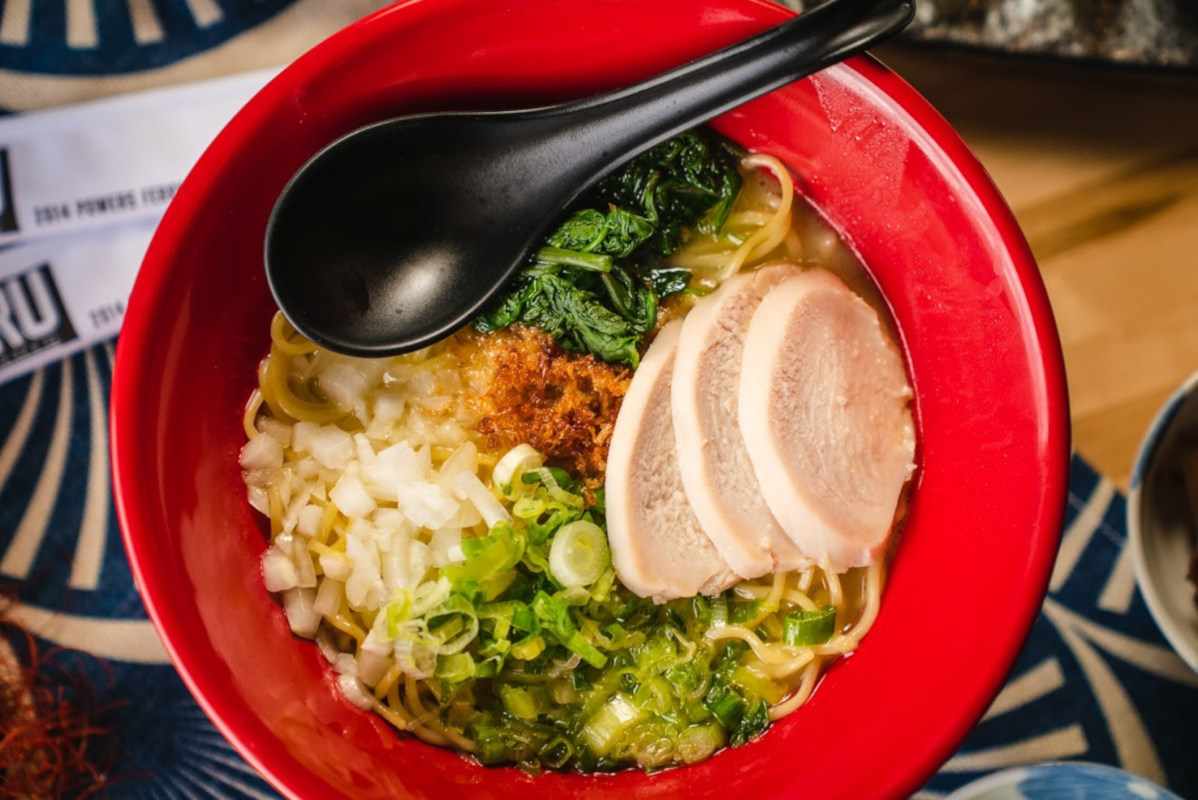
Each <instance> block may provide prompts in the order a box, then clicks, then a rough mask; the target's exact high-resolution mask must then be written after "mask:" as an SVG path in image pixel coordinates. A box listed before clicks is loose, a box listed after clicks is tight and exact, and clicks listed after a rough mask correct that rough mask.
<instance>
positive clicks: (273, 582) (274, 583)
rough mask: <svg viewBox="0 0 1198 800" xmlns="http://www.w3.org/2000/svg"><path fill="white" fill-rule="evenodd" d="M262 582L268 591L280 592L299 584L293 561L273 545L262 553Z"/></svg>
mask: <svg viewBox="0 0 1198 800" xmlns="http://www.w3.org/2000/svg"><path fill="white" fill-rule="evenodd" d="M262 582H263V584H264V585H265V586H266V591H268V592H282V591H286V590H287V589H294V588H295V587H296V586H298V585H299V573H298V572H297V570H296V568H295V563H294V562H293V561H292V560H291V558H290V557H289V556H288V555H287V554H286V553H284V552H283V551H281V550H280V549H279V548H278V547H276V546H275V545H271V546H270V547H268V548H266V552H265V553H263V554H262Z"/></svg>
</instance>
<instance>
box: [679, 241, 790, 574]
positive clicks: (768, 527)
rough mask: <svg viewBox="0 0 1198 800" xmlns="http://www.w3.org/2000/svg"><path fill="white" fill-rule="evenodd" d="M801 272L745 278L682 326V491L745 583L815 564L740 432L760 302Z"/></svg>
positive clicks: (710, 298) (784, 268) (766, 271)
mask: <svg viewBox="0 0 1198 800" xmlns="http://www.w3.org/2000/svg"><path fill="white" fill-rule="evenodd" d="M798 272H799V267H797V266H794V265H790V264H785V265H777V266H770V267H765V268H763V269H760V270H756V271H753V272H743V273H740V274H739V275H736V276H735V277H733V278H730V279H729V280H728V281H726V282H725V283H723V284H722V285H721V286H720V287H719V288H718V289H716V290H715V291H714V292H712V293H711V294H709V295H707V296H706V297H704V298H703V299H701V300H699V301H698V302H697V303H695V306H694V308H692V309H691V311H690V312H689V313H688V314H687V315H686V317H685V319H684V321H683V324H682V333H681V336H680V338H679V341H678V355H677V357H676V358H675V361H674V379H673V388H672V392H671V402H672V406H673V413H674V435H675V437H676V439H677V443H678V463H679V467H680V470H681V477H682V485H683V486H684V487H685V489H686V496H687V497H688V498H689V500H690V504H691V507H692V508H694V510H695V516H696V517H698V519H699V523H700V524H701V525H702V527H703V530H704V531H705V532H706V533H707V535H708V537H709V538H710V539H711V541H712V543H713V544H714V545H715V547H716V549H717V550H718V551H719V553H720V555H721V556H723V557H724V560H725V561H727V562H728V565H729V566H730V567H731V568H732V569H733V570H734V571H735V572H736V573H737V574H738V575H740V576H741V577H742V578H756V577H759V576H761V575H766V574H768V573H771V572H777V571H782V572H786V571H790V570H794V569H805V568H806V567H809V566H810V565H811V560H810V559H809V558H807V557H806V556H804V555H803V554H802V553H801V552H800V551H799V549H798V547H796V546H795V544H794V542H792V541H791V540H790V538H789V537H788V536H787V535H786V533H785V532H784V531H783V530H782V528H781V527H780V526H779V525H778V522H777V521H776V520H775V519H774V515H773V513H771V512H770V509H769V506H767V505H766V503H765V499H764V498H763V497H762V495H761V489H760V487H759V486H758V482H757V475H756V473H755V472H754V471H753V465H752V463H751V462H750V461H749V454H748V451H747V450H746V449H745V441H744V438H743V437H742V436H741V432H740V427H739V426H738V425H737V407H738V399H739V386H740V373H741V359H742V356H743V355H744V345H745V335H746V333H747V332H748V329H749V321H750V319H752V317H753V312H754V311H756V310H757V306H758V304H759V303H760V302H761V300H762V298H763V297H765V295H766V294H767V293H768V292H769V291H770V290H771V289H772V288H773V287H774V286H776V285H777V284H778V283H780V282H781V281H783V280H785V279H786V278H789V277H791V276H793V275H796V274H797V273H798Z"/></svg>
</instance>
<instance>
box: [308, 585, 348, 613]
mask: <svg viewBox="0 0 1198 800" xmlns="http://www.w3.org/2000/svg"><path fill="white" fill-rule="evenodd" d="M344 594H345V582H344V581H339V580H337V579H336V578H330V577H329V576H328V575H326V576H324V578H322V579H321V581H320V587H319V588H318V589H317V590H316V599H315V600H314V601H312V608H313V610H314V611H316V613H317V614H320V615H321V616H322V617H335V616H337V612H338V611H340V610H341V597H342V596H343V595H344Z"/></svg>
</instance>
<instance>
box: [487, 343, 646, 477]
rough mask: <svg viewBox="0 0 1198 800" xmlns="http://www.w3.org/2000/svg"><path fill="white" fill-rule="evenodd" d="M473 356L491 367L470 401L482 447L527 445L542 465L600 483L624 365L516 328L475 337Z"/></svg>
mask: <svg viewBox="0 0 1198 800" xmlns="http://www.w3.org/2000/svg"><path fill="white" fill-rule="evenodd" d="M476 358H478V359H480V362H481V363H484V364H485V363H489V364H490V365H491V367H490V369H491V372H490V376H489V380H488V382H487V384H488V388H487V390H486V392H485V393H484V394H482V395H481V396H480V397H479V398H478V399H477V400H476V401H475V410H476V411H477V412H478V414H479V417H480V419H479V422H478V425H477V426H476V430H477V431H478V432H479V433H481V434H482V435H483V436H485V437H487V439H489V440H490V441H489V442H488V445H490V446H491V447H493V448H495V449H498V450H504V449H507V448H509V447H513V446H515V445H517V444H520V443H528V444H530V445H532V446H533V447H535V448H536V449H537V450H539V451H540V452H541V453H542V454H543V455H544V456H545V460H546V462H547V463H549V464H552V465H554V466H560V467H562V468H563V469H565V470H567V471H569V472H570V473H571V474H574V475H579V476H581V477H582V478H583V479H584V480H585V481H586V484H587V486H588V487H591V488H595V487H598V486H601V485H602V484H603V477H604V470H605V468H606V465H607V448H608V445H609V443H610V442H611V434H612V428H613V427H614V426H615V422H616V413H617V412H618V411H619V410H620V403H621V402H622V401H623V399H624V393H625V392H626V391H627V390H628V382H629V381H630V380H631V379H632V370H631V369H629V368H628V367H625V366H622V365H618V364H608V363H606V362H603V361H600V360H598V359H596V358H595V357H594V356H592V355H579V354H576V353H570V352H567V351H566V350H563V349H562V348H561V347H559V346H558V345H557V344H556V343H555V342H554V341H553V339H552V338H551V337H550V336H549V335H548V334H546V333H544V332H543V331H540V330H535V329H532V328H526V327H523V326H514V327H512V328H508V329H505V330H501V331H496V332H494V333H491V334H488V335H486V336H479V338H478V351H477V354H476Z"/></svg>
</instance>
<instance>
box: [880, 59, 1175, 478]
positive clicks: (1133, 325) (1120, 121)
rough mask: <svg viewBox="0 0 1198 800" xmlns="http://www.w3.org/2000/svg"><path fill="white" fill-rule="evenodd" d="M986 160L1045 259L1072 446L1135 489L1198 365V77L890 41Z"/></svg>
mask: <svg viewBox="0 0 1198 800" xmlns="http://www.w3.org/2000/svg"><path fill="white" fill-rule="evenodd" d="M874 53H875V55H877V56H878V57H879V58H881V60H882V61H884V62H885V63H886V64H887V65H888V66H890V67H891V68H892V69H894V70H895V71H896V72H898V73H899V74H900V75H902V76H903V77H904V78H905V79H906V80H907V81H908V82H909V83H911V84H912V85H913V86H914V87H915V88H916V89H918V90H919V91H920V93H921V94H923V95H924V97H926V98H927V99H928V100H929V101H930V102H931V103H932V105H934V106H935V107H936V108H937V109H938V110H939V111H940V113H942V114H943V115H944V116H945V118H947V119H948V120H949V122H951V123H952V124H953V125H954V126H955V127H956V129H957V130H958V131H959V132H960V133H961V135H962V137H963V138H964V139H965V140H966V142H967V143H968V144H969V145H970V147H971V148H972V149H973V151H974V152H975V153H976V154H977V156H978V158H979V159H980V160H981V162H982V164H983V165H985V167H986V168H987V170H989V172H990V174H991V176H992V177H993V178H994V181H995V183H997V184H998V187H999V189H1000V190H1001V191H1002V192H1003V195H1004V196H1005V197H1006V198H1007V202H1008V203H1009V204H1010V206H1011V208H1012V209H1013V210H1014V212H1015V215H1016V217H1017V218H1018V219H1019V221H1020V224H1021V225H1022V226H1023V229H1024V232H1025V233H1026V235H1027V237H1028V241H1029V242H1030V244H1031V247H1032V251H1033V252H1034V253H1035V255H1036V258H1037V260H1038V262H1039V264H1040V269H1041V273H1042V275H1043V277H1044V281H1045V284H1046V285H1047V287H1048V292H1049V296H1050V297H1051V300H1052V304H1053V310H1054V313H1055V315H1056V318H1057V324H1058V326H1059V329H1060V334H1061V340H1062V344H1063V347H1064V352H1065V365H1066V370H1067V372H1068V380H1069V391H1070V402H1071V405H1072V418H1073V444H1074V448H1075V449H1076V450H1077V451H1078V452H1080V453H1081V454H1082V455H1083V456H1084V457H1085V458H1086V459H1087V460H1088V461H1089V462H1090V463H1091V464H1092V465H1093V466H1094V467H1095V468H1096V469H1098V470H1099V471H1100V472H1101V473H1103V474H1104V475H1106V476H1107V477H1109V478H1111V479H1113V480H1114V481H1115V482H1116V483H1117V484H1118V485H1120V486H1121V487H1122V488H1124V489H1126V488H1127V482H1128V479H1129V474H1130V472H1131V467H1132V462H1133V460H1134V458H1135V453H1136V448H1137V447H1138V445H1139V442H1140V439H1141V437H1142V436H1143V435H1144V432H1145V430H1146V429H1147V427H1148V424H1149V422H1150V421H1151V419H1152V417H1153V415H1154V414H1155V412H1156V410H1157V409H1158V407H1159V406H1160V405H1161V404H1162V402H1163V401H1164V400H1165V399H1166V398H1167V397H1168V396H1169V394H1171V392H1172V391H1173V389H1174V388H1175V387H1176V386H1177V385H1178V384H1179V383H1181V382H1182V381H1183V380H1184V379H1185V378H1186V376H1188V375H1189V374H1190V373H1192V372H1195V371H1198V75H1188V76H1181V75H1162V74H1153V73H1145V72H1132V71H1124V70H1120V69H1114V68H1110V67H1104V66H1090V67H1084V66H1079V65H1062V64H1057V63H1046V62H1029V61H1026V60H1021V59H1014V58H1007V57H994V56H980V55H975V54H969V53H963V52H960V51H952V50H941V49H923V48H916V47H913V46H911V45H893V44H892V45H886V46H884V47H881V48H878V49H877V50H875V51H874Z"/></svg>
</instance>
